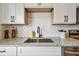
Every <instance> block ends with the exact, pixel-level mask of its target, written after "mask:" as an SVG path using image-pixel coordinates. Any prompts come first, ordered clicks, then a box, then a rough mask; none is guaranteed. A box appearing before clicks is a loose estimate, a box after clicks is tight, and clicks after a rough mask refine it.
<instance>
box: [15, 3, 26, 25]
mask: <svg viewBox="0 0 79 59" xmlns="http://www.w3.org/2000/svg"><path fill="white" fill-rule="evenodd" d="M15 13H16V18H15V24H25V21H24V4H23V3H17V4H16V12H15Z"/></svg>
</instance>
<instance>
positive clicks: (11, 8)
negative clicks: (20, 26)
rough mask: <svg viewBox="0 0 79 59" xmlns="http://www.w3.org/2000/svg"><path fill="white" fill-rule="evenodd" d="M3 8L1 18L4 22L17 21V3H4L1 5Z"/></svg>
mask: <svg viewBox="0 0 79 59" xmlns="http://www.w3.org/2000/svg"><path fill="white" fill-rule="evenodd" d="M1 8H2V11H1V12H2V16H1V20H2V24H11V23H13V21H15V19H14V18H15V4H11V3H9V4H7V3H4V4H2V6H1Z"/></svg>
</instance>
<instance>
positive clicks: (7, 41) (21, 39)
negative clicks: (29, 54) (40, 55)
mask: <svg viewBox="0 0 79 59" xmlns="http://www.w3.org/2000/svg"><path fill="white" fill-rule="evenodd" d="M51 39H52V40H53V41H54V43H24V41H25V40H27V37H19V38H15V39H3V40H0V46H4V45H9V46H61V44H60V38H59V37H51Z"/></svg>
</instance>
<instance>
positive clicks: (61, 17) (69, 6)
mask: <svg viewBox="0 0 79 59" xmlns="http://www.w3.org/2000/svg"><path fill="white" fill-rule="evenodd" d="M53 12H54V13H53V21H52V24H76V4H73V3H65V4H64V3H61V4H60V3H57V4H54V11H53Z"/></svg>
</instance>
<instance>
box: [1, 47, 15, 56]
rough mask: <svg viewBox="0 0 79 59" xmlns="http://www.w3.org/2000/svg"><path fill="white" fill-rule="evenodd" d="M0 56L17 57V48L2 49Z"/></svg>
mask: <svg viewBox="0 0 79 59" xmlns="http://www.w3.org/2000/svg"><path fill="white" fill-rule="evenodd" d="M0 56H16V47H0Z"/></svg>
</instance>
